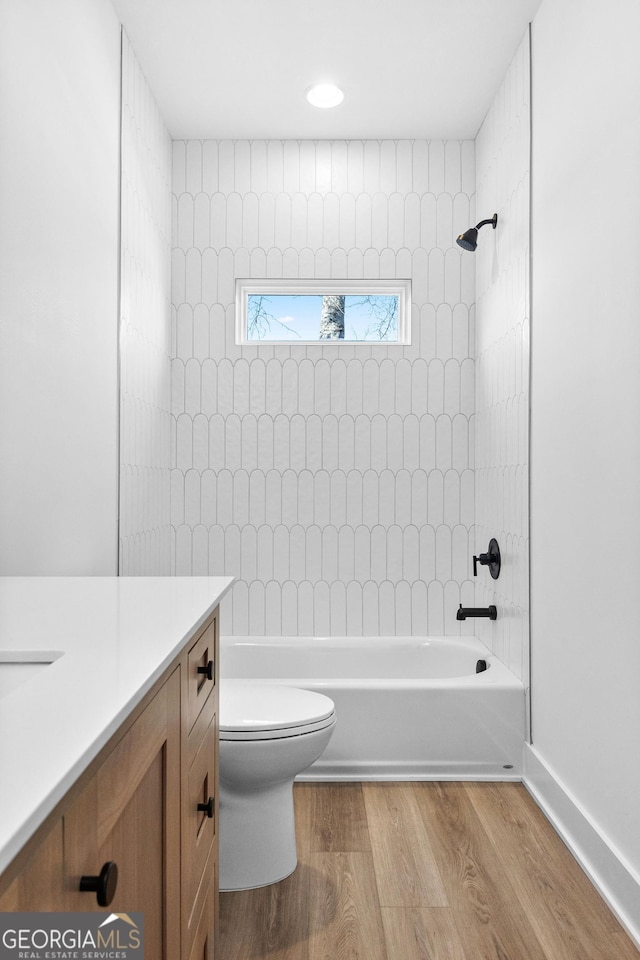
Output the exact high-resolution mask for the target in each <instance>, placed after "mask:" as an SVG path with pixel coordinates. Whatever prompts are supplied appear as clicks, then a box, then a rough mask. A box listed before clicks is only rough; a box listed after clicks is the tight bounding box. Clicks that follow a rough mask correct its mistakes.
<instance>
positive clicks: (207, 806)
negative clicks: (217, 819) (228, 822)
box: [198, 797, 214, 820]
mask: <svg viewBox="0 0 640 960" xmlns="http://www.w3.org/2000/svg"><path fill="white" fill-rule="evenodd" d="M213 803H214V800H213V797H209V799H208V800H207V802H206V803H199V804H198V810H199V811H201V812H202V813H206V815H207V816H208V817H209V819H210V820H213Z"/></svg>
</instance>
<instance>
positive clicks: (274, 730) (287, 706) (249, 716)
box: [220, 679, 335, 740]
mask: <svg viewBox="0 0 640 960" xmlns="http://www.w3.org/2000/svg"><path fill="white" fill-rule="evenodd" d="M334 722H335V709H334V705H333V701H332V700H330V699H329V697H325V696H324V694H322V693H316V692H315V691H313V690H301V689H299V688H298V687H287V686H284V685H279V684H270V683H269V684H263V683H249V682H246V681H244V680H229V679H225V680H223V682H222V683H221V684H220V739H221V740H277V739H282V738H284V737H298V736H301V735H302V734H305V733H312V732H313V731H314V730H323V729H324V728H325V727H328V726H331V724H333V723H334Z"/></svg>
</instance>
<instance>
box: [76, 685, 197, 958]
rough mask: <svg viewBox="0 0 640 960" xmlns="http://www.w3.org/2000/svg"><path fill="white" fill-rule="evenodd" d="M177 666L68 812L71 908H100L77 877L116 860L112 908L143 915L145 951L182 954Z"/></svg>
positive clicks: (164, 955) (159, 955)
mask: <svg viewBox="0 0 640 960" xmlns="http://www.w3.org/2000/svg"><path fill="white" fill-rule="evenodd" d="M179 825H180V681H179V671H178V670H176V671H175V673H173V674H172V675H171V677H170V678H169V680H168V681H167V682H166V683H165V685H164V686H163V687H162V688H161V690H160V691H159V692H158V693H157V694H156V696H155V697H154V698H153V700H152V701H151V702H150V703H149V704H148V706H147V707H146V708H145V710H144V711H143V712H142V713H141V714H140V716H139V717H138V718H137V719H136V720H135V722H134V723H133V725H132V726H131V727H130V728H129V729H128V730H127V732H126V734H125V735H124V736H123V737H122V739H121V740H119V742H118V743H117V745H116V746H115V747H114V749H113V750H112V752H111V753H110V754H109V755H108V756H107V758H106V759H105V761H104V762H103V763H102V765H101V766H100V768H99V769H98V771H97V772H96V774H95V775H94V776H93V778H92V779H91V781H90V782H89V784H88V785H87V786H86V787H85V788H84V790H83V791H82V793H81V794H80V795H79V796H78V798H77V799H76V801H75V803H74V804H73V807H72V808H71V809H70V811H69V813H68V814H67V815H66V816H65V874H66V879H67V886H68V902H69V904H70V906H69V909H71V910H99V909H101V907H100V906H99V905H98V903H97V898H96V894H95V893H87V892H80V891H79V887H80V878H81V877H83V876H98V875H99V874H100V872H101V869H102V868H103V866H104V865H105V864H106V863H108V862H110V861H112V862H115V863H116V864H117V870H118V882H117V887H116V891H115V895H114V897H113V900H112V901H111V902H110V903H109V904H108V905H107V906H105V907H104V909H105V910H106V911H109V912H113V913H133V912H136V911H139V912H141V913H143V914H144V944H145V951H144V952H145V956H148V957H153V958H158V960H161V958H164V960H175V958H176V957H178V956H179V955H180V826H179Z"/></svg>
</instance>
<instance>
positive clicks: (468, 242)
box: [456, 213, 498, 251]
mask: <svg viewBox="0 0 640 960" xmlns="http://www.w3.org/2000/svg"><path fill="white" fill-rule="evenodd" d="M487 223H490V224H491V225H492V226H493V229H494V230H495V228H496V226H497V223H498V214H497V213H494V215H493V216H492V217H491V219H490V220H481V221H480V223H477V224H476V225H475V227H469V229H468V230H465V232H464V233H461V234H460V236H459V237H458V239H457V240H456V243H457V244H458V246H460V247H462V249H463V250H471V251H473V250H475V249H476V247H477V246H478V230H479V229H480V227H484V226H485V224H487Z"/></svg>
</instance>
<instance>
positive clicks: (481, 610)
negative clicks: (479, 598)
mask: <svg viewBox="0 0 640 960" xmlns="http://www.w3.org/2000/svg"><path fill="white" fill-rule="evenodd" d="M467 617H489V620H497V619H498V610H497V608H496V607H495V606H494V605H493V604H491V605H490V606H488V607H463V606H462V604H460V606H459V607H458V612H457V613H456V620H466V619H467Z"/></svg>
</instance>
